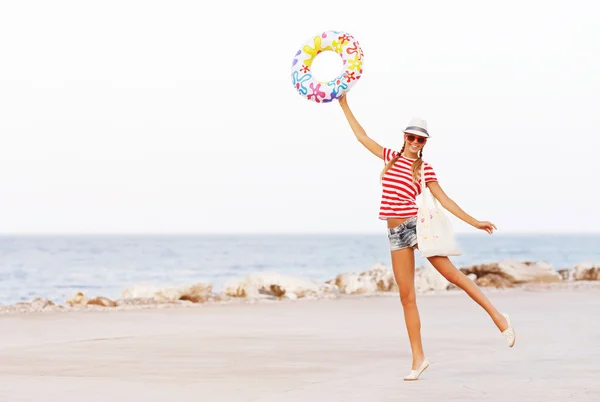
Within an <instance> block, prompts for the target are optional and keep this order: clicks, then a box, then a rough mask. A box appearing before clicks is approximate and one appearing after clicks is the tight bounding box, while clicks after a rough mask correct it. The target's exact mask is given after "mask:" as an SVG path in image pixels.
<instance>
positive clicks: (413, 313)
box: [339, 96, 515, 380]
mask: <svg viewBox="0 0 600 402" xmlns="http://www.w3.org/2000/svg"><path fill="white" fill-rule="evenodd" d="M346 98H347V97H346V96H342V97H341V98H340V99H339V103H340V105H341V107H342V110H343V111H344V114H345V116H346V119H347V120H348V123H350V127H351V128H352V131H354V134H355V135H356V138H357V139H358V141H359V142H360V143H361V144H363V145H364V146H365V147H366V148H367V149H368V150H369V151H371V152H372V153H373V154H374V155H375V156H377V157H379V158H381V159H383V161H384V163H385V167H384V169H383V171H382V173H381V183H382V187H383V189H382V196H381V207H380V211H379V218H380V219H383V220H386V221H387V227H388V238H389V242H390V251H391V256H392V267H393V270H394V277H395V279H396V283H397V284H398V288H399V291H400V301H401V303H402V307H403V310H404V320H405V323H406V329H407V331H408V338H409V340H410V347H411V351H412V370H411V371H410V373H409V374H408V375H407V376H406V377H404V379H405V380H417V379H418V378H419V376H420V375H421V373H423V371H425V370H426V369H427V368H428V367H429V362H428V361H427V359H426V358H425V354H424V353H423V345H422V343H421V320H420V318H419V311H418V309H417V305H416V299H415V286H414V275H415V255H414V250H415V249H416V248H418V244H417V233H416V220H417V218H416V215H417V211H418V208H417V205H416V197H417V195H419V194H421V192H422V190H423V189H421V183H420V170H421V165H422V164H424V172H425V183H426V186H427V187H428V188H429V190H430V191H431V193H432V194H433V196H434V197H435V198H436V199H437V200H438V201H439V202H440V204H441V205H442V206H443V207H444V208H445V209H446V210H448V211H450V212H451V213H452V214H453V215H455V216H456V217H458V218H459V219H462V220H463V221H465V222H466V223H468V224H469V225H471V226H473V227H475V228H477V229H481V230H484V231H486V232H488V233H489V234H492V233H493V231H494V229H496V226H495V225H494V224H493V223H491V222H487V221H479V220H477V219H474V218H473V217H471V216H470V215H468V214H467V213H466V212H464V211H463V210H462V209H461V208H460V207H459V206H458V205H457V204H456V203H455V202H454V201H453V200H452V199H450V198H449V197H448V196H447V195H446V194H445V193H444V191H443V190H442V188H441V187H440V185H439V183H438V181H437V179H436V175H435V172H434V170H433V169H432V167H431V166H430V165H429V164H428V163H427V162H424V161H423V148H424V147H425V144H427V140H428V138H429V133H428V132H427V125H426V122H425V121H423V120H420V119H413V120H412V121H411V122H410V123H409V125H408V127H407V128H406V129H405V130H404V144H403V145H402V149H401V150H400V152H396V151H394V150H391V149H389V148H384V147H382V146H381V145H379V144H378V143H377V142H375V141H374V140H373V139H371V138H369V136H367V134H366V132H365V130H364V129H363V128H362V126H361V125H360V124H359V123H358V121H357V120H356V118H355V117H354V115H353V114H352V111H351V110H350V107H349V106H348V101H347V99H346ZM428 260H429V262H431V264H432V265H433V266H434V267H435V269H436V270H438V271H439V273H440V274H442V276H444V277H445V278H446V279H447V280H448V281H449V282H450V283H452V284H454V285H456V286H458V287H459V288H461V289H462V290H464V291H465V292H466V293H467V294H468V295H469V296H470V297H471V298H472V299H473V300H474V301H475V302H477V304H479V305H480V306H481V307H482V308H483V309H484V310H485V311H486V312H487V313H488V314H489V315H490V318H491V319H492V321H493V322H494V324H496V326H497V327H498V329H499V330H500V332H501V333H502V334H503V335H504V337H505V338H506V341H507V343H508V346H509V347H512V346H513V345H514V343H515V332H514V329H513V328H512V325H511V323H510V318H509V317H508V315H506V314H502V313H500V312H499V311H498V310H497V309H496V308H495V307H494V306H493V305H492V303H491V302H490V301H489V300H488V298H487V297H486V296H485V295H484V294H483V292H482V291H481V290H480V289H479V287H477V285H476V284H475V283H474V282H473V281H472V280H471V279H469V278H468V277H467V276H465V275H464V274H463V273H462V272H461V271H460V270H458V269H457V268H456V267H455V266H454V265H453V264H452V262H450V260H449V259H448V257H440V256H436V257H429V258H428Z"/></svg>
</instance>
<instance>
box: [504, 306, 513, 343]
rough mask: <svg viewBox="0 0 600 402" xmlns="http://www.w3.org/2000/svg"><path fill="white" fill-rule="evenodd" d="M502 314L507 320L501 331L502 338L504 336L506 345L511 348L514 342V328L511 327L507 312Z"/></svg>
mask: <svg viewBox="0 0 600 402" xmlns="http://www.w3.org/2000/svg"><path fill="white" fill-rule="evenodd" d="M502 315H503V316H504V318H506V321H507V322H508V328H506V329H505V330H504V331H503V332H502V335H504V338H506V343H508V347H509V348H512V347H513V345H514V344H515V329H514V328H513V327H512V324H511V323H510V318H509V317H508V314H504V313H502Z"/></svg>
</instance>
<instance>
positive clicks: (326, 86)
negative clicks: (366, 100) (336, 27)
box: [292, 31, 364, 103]
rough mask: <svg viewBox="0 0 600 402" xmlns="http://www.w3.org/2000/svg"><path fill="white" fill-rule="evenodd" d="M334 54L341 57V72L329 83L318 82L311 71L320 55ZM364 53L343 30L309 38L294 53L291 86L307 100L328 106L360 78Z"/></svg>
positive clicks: (356, 42)
mask: <svg viewBox="0 0 600 402" xmlns="http://www.w3.org/2000/svg"><path fill="white" fill-rule="evenodd" d="M325 51H333V52H336V53H337V54H339V55H340V57H341V58H342V61H343V63H344V64H343V70H342V72H341V74H340V75H339V76H337V77H336V78H334V79H333V80H331V81H327V82H323V81H317V79H316V78H315V77H314V76H313V75H312V73H311V71H310V68H311V66H312V63H313V61H314V59H315V57H317V55H318V54H319V53H321V52H325ZM363 59H364V55H363V51H362V49H361V48H360V46H359V44H358V41H357V40H356V39H354V38H353V37H352V35H350V34H348V33H346V32H342V31H326V32H323V33H322V34H320V35H318V36H314V37H311V38H310V39H308V40H307V41H306V42H305V43H304V44H303V45H302V47H301V48H300V50H298V52H296V55H295V56H294V61H293V62H292V84H294V87H295V88H296V90H297V91H298V93H299V94H300V95H302V96H304V97H305V98H306V99H308V100H310V101H313V102H317V103H327V102H331V101H333V100H334V99H337V98H339V97H341V96H342V95H343V94H345V93H347V92H348V91H350V89H352V87H353V86H354V85H355V84H356V83H357V82H358V80H359V79H360V77H361V76H362V71H363V70H362V66H363Z"/></svg>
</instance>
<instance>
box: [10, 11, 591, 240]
mask: <svg viewBox="0 0 600 402" xmlns="http://www.w3.org/2000/svg"><path fill="white" fill-rule="evenodd" d="M209 3H210V8H209V7H208V6H206V5H204V4H209ZM384 4H385V3H384V2H383V1H368V2H360V1H344V2H340V1H336V2H322V1H316V0H305V1H302V2H283V1H277V2H275V1H272V2H269V1H265V0H257V1H252V2H249V1H241V0H233V1H227V2H225V1H223V2H216V1H211V2H200V1H191V0H190V1H175V0H170V1H162V2H157V1H147V0H146V1H131V0H119V1H103V2H84V1H80V0H78V1H59V0H57V1H52V2H48V1H37V2H33V1H18V2H17V1H13V2H3V3H2V5H1V6H0V37H1V38H2V39H1V41H0V60H1V62H0V136H1V139H2V142H1V146H0V233H2V234H18V233H239V232H243V233H264V232H285V233H289V232H319V233H321V232H341V233H382V231H383V230H385V223H384V222H382V221H380V220H378V218H377V215H378V209H379V200H380V185H379V181H378V177H379V173H380V171H381V169H382V167H383V165H382V162H381V160H379V159H377V158H376V157H374V156H373V155H371V154H370V153H369V152H368V151H367V150H365V149H364V148H362V146H361V145H360V144H359V143H358V142H357V141H356V140H355V138H354V136H353V134H352V132H351V130H350V128H349V126H348V125H347V123H346V120H345V118H344V116H343V113H342V111H341V109H340V108H339V106H338V104H337V103H333V104H315V103H313V102H309V101H307V100H305V99H303V98H302V97H301V96H300V95H298V94H297V93H296V91H295V90H294V88H293V86H292V83H291V80H290V67H291V62H292V59H293V56H294V54H295V53H296V51H297V50H298V49H299V47H300V45H301V44H302V43H303V42H304V41H305V40H306V39H307V38H310V37H311V36H313V35H315V34H319V33H321V32H322V31H324V30H329V29H334V30H344V31H347V32H349V33H350V34H352V35H354V37H355V38H356V39H357V40H358V41H359V42H360V44H361V46H362V49H363V51H364V56H365V64H364V75H363V77H362V78H361V80H360V81H359V82H358V83H357V84H356V86H355V87H354V88H353V89H352V92H351V93H350V94H349V96H348V100H349V103H350V106H351V107H352V109H353V111H354V112H355V115H356V116H357V117H358V119H359V121H360V122H361V123H362V124H363V126H364V127H365V129H366V130H367V133H368V134H369V135H370V136H371V137H373V138H374V139H376V140H377V141H378V142H379V143H380V144H382V145H384V146H388V147H393V148H400V147H401V141H402V135H401V132H402V129H403V128H404V127H405V126H406V124H407V123H408V121H409V120H410V118H411V117H413V116H419V117H422V118H425V119H426V120H427V121H428V123H429V129H430V133H431V135H432V138H431V140H430V141H429V143H428V144H427V146H426V148H425V152H424V153H425V159H426V160H427V161H428V162H429V163H430V164H431V165H432V166H433V167H434V169H436V173H437V175H438V178H439V180H440V184H441V185H442V187H443V188H444V189H445V191H446V192H447V193H448V195H450V197H452V198H453V199H454V200H455V201H456V202H457V203H458V204H459V205H460V206H462V207H463V208H464V209H465V210H466V211H467V212H468V213H470V214H472V215H474V216H475V217H476V218H478V219H481V220H490V221H492V222H494V223H495V224H496V225H497V226H498V229H499V232H498V233H521V232H523V233H525V232H526V233H530V232H599V231H600V213H598V205H599V203H600V190H599V189H598V183H599V180H598V174H599V173H600V164H599V162H598V159H599V157H598V152H599V149H600V148H599V147H598V146H599V145H600V139H599V135H600V112H599V111H600V41H599V40H598V38H600V24H598V16H599V15H600V5H598V3H597V2H594V1H591V0H590V1H573V2H570V1H566V0H564V1H503V2H501V3H491V2H482V1H452V2H448V1H441V0H440V1H410V2H396V3H394V8H395V10H394V9H392V8H391V6H390V4H392V3H389V4H385V5H384ZM327 61H331V59H328V60H327ZM336 62H337V61H336ZM321 64H324V65H325V66H327V63H321ZM329 67H330V68H331V67H333V68H334V69H337V66H335V65H329ZM453 222H454V224H455V228H456V230H457V231H459V232H472V231H474V230H475V229H472V228H470V227H468V226H467V225H466V224H464V223H462V222H460V221H458V220H457V219H454V220H453Z"/></svg>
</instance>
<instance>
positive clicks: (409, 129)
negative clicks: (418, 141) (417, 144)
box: [404, 117, 429, 138]
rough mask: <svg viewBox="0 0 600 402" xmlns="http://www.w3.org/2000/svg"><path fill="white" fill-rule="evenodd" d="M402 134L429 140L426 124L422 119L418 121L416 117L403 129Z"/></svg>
mask: <svg viewBox="0 0 600 402" xmlns="http://www.w3.org/2000/svg"><path fill="white" fill-rule="evenodd" d="M404 132H405V133H407V134H414V135H418V136H419V137H427V138H429V133H428V132H427V122H426V121H425V120H423V119H419V118H418V117H415V118H413V119H411V120H410V122H409V123H408V126H406V128H405V129H404Z"/></svg>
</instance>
